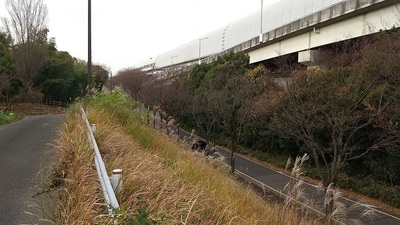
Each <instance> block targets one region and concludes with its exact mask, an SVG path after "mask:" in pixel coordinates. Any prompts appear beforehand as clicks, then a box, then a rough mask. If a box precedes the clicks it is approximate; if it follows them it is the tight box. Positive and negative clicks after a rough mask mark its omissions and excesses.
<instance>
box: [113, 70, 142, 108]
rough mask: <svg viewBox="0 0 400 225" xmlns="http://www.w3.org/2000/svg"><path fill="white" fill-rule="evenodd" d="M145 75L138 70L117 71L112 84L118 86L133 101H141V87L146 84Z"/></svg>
mask: <svg viewBox="0 0 400 225" xmlns="http://www.w3.org/2000/svg"><path fill="white" fill-rule="evenodd" d="M148 80H149V78H148V76H147V74H146V73H145V72H143V71H140V70H139V69H131V68H128V69H123V70H121V71H118V73H117V75H116V76H115V77H114V78H113V82H114V83H115V84H117V85H120V86H121V87H122V89H124V91H126V92H127V93H128V94H129V95H130V96H131V97H132V98H133V99H135V100H138V101H141V100H142V99H141V98H142V90H143V86H144V85H145V84H146V83H147V82H148Z"/></svg>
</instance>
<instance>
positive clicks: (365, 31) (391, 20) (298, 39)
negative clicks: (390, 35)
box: [246, 4, 400, 65]
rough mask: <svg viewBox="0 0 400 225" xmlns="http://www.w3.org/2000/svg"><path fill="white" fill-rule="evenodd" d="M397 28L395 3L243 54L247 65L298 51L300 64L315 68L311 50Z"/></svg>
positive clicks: (398, 19)
mask: <svg viewBox="0 0 400 225" xmlns="http://www.w3.org/2000/svg"><path fill="white" fill-rule="evenodd" d="M399 25H400V4H396V5H391V6H386V7H383V8H380V9H377V10H375V11H371V12H366V13H360V14H359V15H356V16H351V17H350V16H349V17H348V18H346V19H344V20H339V21H337V22H335V23H330V24H327V25H325V26H321V25H319V26H318V27H309V28H307V29H304V31H303V32H302V33H298V34H297V35H293V36H291V37H285V36H283V37H281V38H280V40H271V41H270V42H265V43H262V44H261V45H262V47H260V46H257V47H256V48H254V49H251V48H250V49H247V50H246V51H247V52H248V54H249V56H250V63H257V62H261V61H264V60H268V59H273V58H277V57H279V56H283V55H287V54H292V53H296V52H297V53H298V54H299V59H301V60H302V61H299V62H300V63H302V64H304V65H314V63H312V62H313V61H314V62H315V59H316V57H317V55H316V52H315V51H313V52H310V51H309V50H310V49H317V48H318V47H320V46H324V45H328V44H332V43H336V42H340V41H344V40H349V39H353V38H357V37H360V36H365V35H369V34H373V33H377V32H379V31H380V30H385V29H390V28H392V27H399ZM288 36H289V35H288ZM305 57H306V58H305ZM307 57H308V61H307Z"/></svg>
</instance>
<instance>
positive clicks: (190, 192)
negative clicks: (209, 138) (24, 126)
mask: <svg viewBox="0 0 400 225" xmlns="http://www.w3.org/2000/svg"><path fill="white" fill-rule="evenodd" d="M135 106H136V105H134V104H133V103H131V102H129V101H127V100H126V99H125V98H124V96H123V95H122V94H121V93H120V92H119V91H114V92H113V93H112V94H109V95H102V96H97V97H94V98H93V100H92V101H91V102H90V103H89V104H87V105H86V110H87V112H88V117H89V121H90V123H94V124H96V127H97V128H96V132H95V136H96V139H97V142H98V145H99V148H100V151H101V153H102V155H103V159H104V161H105V163H106V167H107V169H108V170H109V171H111V170H112V169H115V168H121V169H123V170H124V173H123V176H124V185H123V189H122V191H121V192H119V193H118V194H117V198H118V201H119V204H120V209H118V210H115V213H116V214H115V218H114V219H112V218H110V217H109V216H107V215H106V213H107V211H106V207H105V204H104V200H103V197H102V191H101V187H100V184H99V183H98V178H97V174H96V171H95V168H94V166H93V154H94V153H93V151H92V149H91V148H90V146H89V144H88V140H87V136H86V127H85V124H84V123H83V121H82V118H81V115H80V111H79V109H78V105H74V106H72V107H71V108H70V110H69V112H68V119H67V121H66V123H65V126H64V130H63V132H62V133H61V137H60V139H59V142H58V145H57V146H58V147H57V148H58V149H59V154H60V156H61V161H60V163H59V164H58V165H57V166H55V167H54V170H53V171H54V173H53V175H54V176H53V180H52V182H51V183H50V184H51V185H53V188H55V192H56V196H57V197H56V200H55V205H54V206H53V207H52V208H53V211H52V212H53V213H52V214H49V215H48V216H47V220H46V221H47V222H51V223H54V224H78V223H79V224H100V223H101V224H271V225H272V224H273V225H275V224H316V223H317V224H321V221H320V220H319V218H318V216H317V215H314V214H313V213H307V212H306V211H304V212H303V213H301V212H300V213H299V211H298V209H299V208H298V206H297V205H296V207H295V206H293V207H291V206H290V204H288V205H285V206H283V205H281V204H279V203H276V202H275V201H266V200H265V199H263V198H262V197H260V196H259V195H257V194H255V193H254V191H253V190H252V189H251V188H250V187H248V186H246V185H244V184H242V183H240V182H238V181H237V180H236V179H235V177H234V176H232V174H231V173H230V172H229V170H228V169H227V168H225V167H223V166H221V164H219V163H217V162H213V161H211V160H210V159H207V158H204V157H203V156H201V157H200V156H198V155H196V154H193V153H192V151H190V150H189V147H188V146H186V145H182V144H178V143H177V142H176V139H171V138H170V137H167V136H166V135H165V134H163V133H159V132H158V131H156V130H154V129H153V128H152V127H149V126H148V125H147V124H146V123H145V122H143V121H142V119H141V118H142V117H144V116H145V113H146V112H141V111H138V110H135Z"/></svg>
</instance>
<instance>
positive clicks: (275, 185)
mask: <svg viewBox="0 0 400 225" xmlns="http://www.w3.org/2000/svg"><path fill="white" fill-rule="evenodd" d="M153 118H154V117H152V119H153ZM158 118H159V117H158V116H156V120H153V121H152V123H155V125H154V127H156V128H157V129H160V128H159V125H160V122H159V119H158ZM163 128H164V129H165V122H164V123H163ZM171 130H174V132H175V134H177V135H178V137H179V139H181V140H185V137H190V136H191V134H190V133H189V132H187V131H185V130H183V129H179V131H178V130H177V129H176V127H173V128H171ZM194 138H195V139H201V138H199V137H194ZM189 144H190V143H189ZM217 150H218V152H219V153H220V155H223V157H224V158H225V164H226V165H227V166H230V162H231V152H230V151H229V150H228V149H225V148H221V147H217ZM235 173H236V174H237V175H238V176H239V177H241V178H242V179H245V180H246V181H248V182H251V183H252V184H254V185H257V186H258V187H259V188H261V189H262V190H266V191H268V192H270V193H271V192H272V193H274V194H275V195H278V196H280V197H283V198H285V197H286V195H285V192H286V190H285V186H286V185H287V184H288V183H289V182H294V181H293V178H292V177H290V176H288V175H286V174H284V173H282V172H280V171H276V170H274V169H272V168H269V167H267V166H265V165H262V164H260V163H258V162H255V161H252V160H250V159H248V158H246V157H244V156H241V155H239V154H236V155H235ZM302 182H303V184H302V186H301V187H302V188H303V192H304V195H303V198H302V200H300V201H302V203H303V204H304V206H305V207H306V208H309V209H311V210H316V212H317V213H318V214H320V215H322V216H323V215H325V211H324V206H323V204H324V195H325V193H324V191H323V190H321V188H319V187H318V186H317V185H313V184H310V183H307V182H305V181H302ZM339 191H340V190H339ZM311 200H312V201H313V202H314V204H315V205H314V206H312V207H310V206H309V203H307V202H310V201H311ZM339 202H340V203H343V204H344V205H345V206H346V208H347V210H346V213H347V215H345V218H347V219H354V220H357V221H359V222H362V223H364V224H367V225H400V215H395V214H393V213H390V212H386V211H385V210H383V209H380V208H378V207H376V206H373V205H369V204H366V203H364V202H361V201H359V200H357V199H350V198H347V197H345V196H343V197H341V198H339ZM366 211H372V212H373V213H372V214H373V217H372V219H371V218H369V217H368V216H362V215H363V214H364V212H366Z"/></svg>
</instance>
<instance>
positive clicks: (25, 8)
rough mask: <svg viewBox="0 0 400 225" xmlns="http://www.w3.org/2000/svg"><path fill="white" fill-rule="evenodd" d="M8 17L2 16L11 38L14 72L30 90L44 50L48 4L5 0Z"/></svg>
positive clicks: (34, 1)
mask: <svg viewBox="0 0 400 225" xmlns="http://www.w3.org/2000/svg"><path fill="white" fill-rule="evenodd" d="M6 8H7V11H8V13H9V15H10V18H9V19H7V18H2V21H3V24H4V26H5V28H6V30H7V32H8V33H9V34H10V35H11V37H12V38H13V42H14V44H13V57H12V59H13V61H14V64H15V73H16V75H17V77H19V78H20V79H21V80H22V81H23V82H24V84H25V86H26V87H27V88H28V89H29V91H32V87H33V83H34V79H35V78H36V76H37V75H38V74H39V72H40V70H41V68H42V66H43V64H44V61H45V58H44V56H45V54H46V46H45V44H46V42H47V32H48V29H47V25H46V24H47V14H48V13H47V7H46V5H45V4H44V3H43V0H7V1H6Z"/></svg>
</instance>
